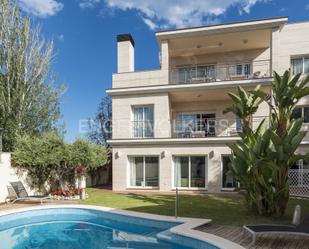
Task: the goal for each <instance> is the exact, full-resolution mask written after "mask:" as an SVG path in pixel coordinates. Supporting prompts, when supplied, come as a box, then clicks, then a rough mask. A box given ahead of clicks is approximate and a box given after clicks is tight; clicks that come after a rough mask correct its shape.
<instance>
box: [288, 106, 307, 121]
mask: <svg viewBox="0 0 309 249" xmlns="http://www.w3.org/2000/svg"><path fill="white" fill-rule="evenodd" d="M298 118H303V119H304V123H309V106H303V107H296V108H295V109H294V110H293V113H292V117H291V119H298Z"/></svg>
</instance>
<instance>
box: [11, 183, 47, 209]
mask: <svg viewBox="0 0 309 249" xmlns="http://www.w3.org/2000/svg"><path fill="white" fill-rule="evenodd" d="M10 184H11V186H8V192H9V195H10V197H9V198H12V193H13V191H14V193H15V196H16V198H15V199H14V200H13V201H12V202H11V204H13V203H15V202H16V201H23V200H29V201H40V202H41V204H42V203H43V201H44V200H47V199H50V197H49V196H43V195H28V192H27V190H26V188H25V186H24V185H23V184H22V182H20V181H17V182H10Z"/></svg>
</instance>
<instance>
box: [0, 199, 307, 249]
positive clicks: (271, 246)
mask: <svg viewBox="0 0 309 249" xmlns="http://www.w3.org/2000/svg"><path fill="white" fill-rule="evenodd" d="M50 204H78V201H52V202H46V203H44V204H43V205H50ZM34 205H40V204H38V203H33V202H20V203H15V204H13V205H11V204H2V205H0V211H2V210H9V209H19V208H24V207H30V206H34ZM196 229H197V230H199V231H203V232H205V233H211V234H214V235H217V236H219V237H222V238H225V239H228V240H231V241H233V242H235V243H237V244H240V245H242V246H244V247H245V248H248V249H309V238H308V237H307V238H306V237H301V236H287V235H271V236H268V235H260V236H258V237H257V240H256V245H255V246H249V245H250V243H251V236H250V235H249V234H246V235H245V236H244V237H242V236H241V234H242V228H241V227H238V226H222V225H213V224H208V225H204V226H201V227H198V228H196ZM226 249H228V248H226Z"/></svg>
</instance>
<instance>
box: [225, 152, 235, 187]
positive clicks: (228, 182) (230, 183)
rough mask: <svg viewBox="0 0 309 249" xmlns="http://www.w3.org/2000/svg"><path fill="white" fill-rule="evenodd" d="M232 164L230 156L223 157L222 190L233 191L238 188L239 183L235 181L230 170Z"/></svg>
mask: <svg viewBox="0 0 309 249" xmlns="http://www.w3.org/2000/svg"><path fill="white" fill-rule="evenodd" d="M230 163H231V160H230V156H229V155H223V156H222V189H223V190H233V189H235V188H237V187H238V183H237V182H236V181H235V180H234V177H233V175H232V172H231V171H230V169H229V165H230Z"/></svg>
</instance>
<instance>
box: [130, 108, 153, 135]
mask: <svg viewBox="0 0 309 249" xmlns="http://www.w3.org/2000/svg"><path fill="white" fill-rule="evenodd" d="M149 107H150V108H152V129H153V130H152V136H145V129H144V127H143V134H142V136H135V135H134V125H135V123H134V122H136V121H135V120H134V109H135V108H143V121H142V122H144V123H145V122H146V120H145V117H144V108H149ZM154 123H155V109H154V105H153V104H146V105H132V106H131V124H132V128H131V137H132V138H136V139H139V138H154V137H155V125H154Z"/></svg>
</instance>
